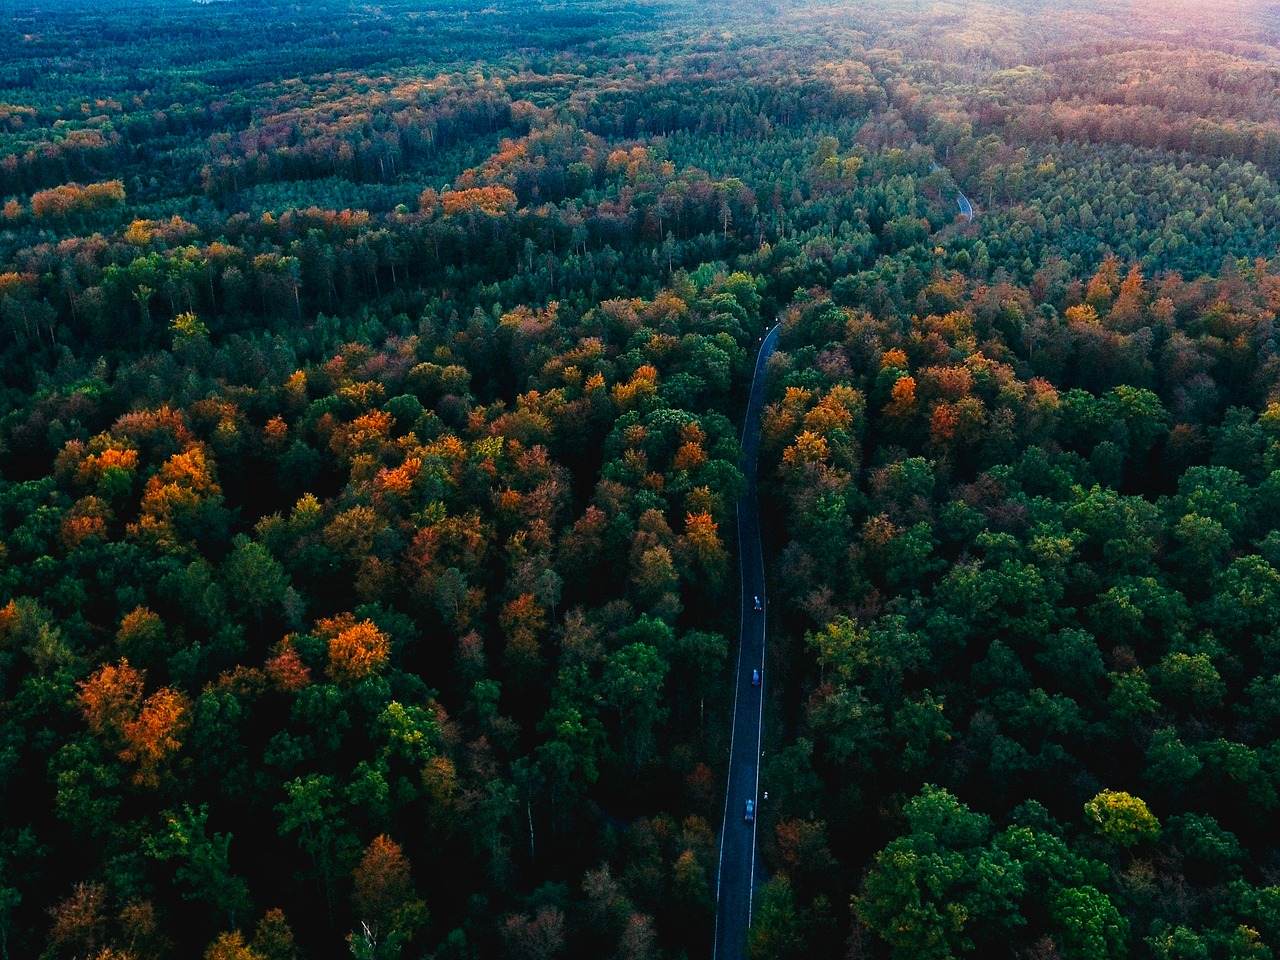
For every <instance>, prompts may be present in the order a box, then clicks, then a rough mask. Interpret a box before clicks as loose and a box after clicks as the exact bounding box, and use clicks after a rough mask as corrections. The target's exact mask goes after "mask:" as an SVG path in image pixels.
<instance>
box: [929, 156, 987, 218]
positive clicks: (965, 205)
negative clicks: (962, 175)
mask: <svg viewBox="0 0 1280 960" xmlns="http://www.w3.org/2000/svg"><path fill="white" fill-rule="evenodd" d="M933 169H934V170H941V169H942V167H941V166H940V165H939V164H936V163H935V164H934V165H933ZM956 193H957V194H958V196H957V197H956V206H958V207H959V208H960V213H961V214H962V215H963V216H964V218H965V219H966V220H968V221H969V222H970V223H972V222H973V218H974V217H976V216H977V215H978V214H977V212H976V211H975V210H974V209H973V204H972V203H970V202H969V198H968V197H966V196H965V195H964V191H963V190H961V189H960V187H959V186H957V187H956Z"/></svg>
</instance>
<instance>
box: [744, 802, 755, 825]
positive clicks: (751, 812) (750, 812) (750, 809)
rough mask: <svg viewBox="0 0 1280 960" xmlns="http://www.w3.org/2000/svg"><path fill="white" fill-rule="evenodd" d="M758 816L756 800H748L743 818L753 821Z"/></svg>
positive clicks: (748, 821)
mask: <svg viewBox="0 0 1280 960" xmlns="http://www.w3.org/2000/svg"><path fill="white" fill-rule="evenodd" d="M755 818H756V802H755V801H754V800H748V801H747V812H746V813H744V814H743V815H742V819H743V820H744V821H746V822H747V823H751V822H752V821H754V820H755Z"/></svg>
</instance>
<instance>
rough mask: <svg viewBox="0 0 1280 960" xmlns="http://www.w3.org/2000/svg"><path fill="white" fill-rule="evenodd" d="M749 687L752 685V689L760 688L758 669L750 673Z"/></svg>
mask: <svg viewBox="0 0 1280 960" xmlns="http://www.w3.org/2000/svg"><path fill="white" fill-rule="evenodd" d="M751 685H752V686H753V687H758V686H760V671H759V669H755V670H752V671H751Z"/></svg>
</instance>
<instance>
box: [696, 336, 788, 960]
mask: <svg viewBox="0 0 1280 960" xmlns="http://www.w3.org/2000/svg"><path fill="white" fill-rule="evenodd" d="M779 327H780V324H776V323H775V324H774V325H773V327H772V328H771V329H770V330H769V332H768V333H767V334H766V335H765V337H764V340H763V341H761V343H760V351H759V353H758V354H757V355H756V368H755V373H754V374H753V375H752V378H751V396H750V399H749V400H748V401H747V415H746V417H745V419H744V421H743V424H742V460H741V462H740V464H739V466H740V467H741V469H742V476H743V478H744V479H745V480H746V486H745V488H744V489H743V492H742V497H741V499H739V500H738V572H739V576H740V578H741V584H742V598H741V603H742V612H741V627H740V631H739V634H740V635H739V640H738V667H737V673H736V675H735V680H734V695H733V727H732V732H731V733H730V738H729V780H728V785H727V787H726V788H725V799H724V824H723V826H722V827H721V828H720V864H719V867H718V869H717V873H716V934H715V948H714V953H713V954H712V956H713V958H714V960H743V958H745V957H746V955H747V929H748V928H749V927H750V926H751V907H752V900H753V896H754V891H755V873H756V820H752V822H750V823H747V822H746V821H745V820H744V813H745V811H746V804H747V801H748V800H750V801H752V803H754V804H755V806H756V809H757V812H759V806H760V797H759V793H760V745H761V740H762V737H763V733H764V680H765V676H764V643H765V610H763V609H762V610H756V609H754V607H755V604H754V598H755V597H757V596H758V597H759V598H760V601H761V606H762V607H763V606H765V605H766V600H765V589H764V552H763V550H762V549H761V545H760V504H759V499H758V497H757V496H756V459H757V457H758V455H759V452H760V411H761V409H762V407H763V406H764V389H765V379H766V378H765V366H766V364H767V363H768V361H769V357H770V356H771V355H772V354H773V351H774V349H775V348H776V347H777V345H778V330H779ZM752 670H759V671H760V676H761V683H760V686H758V687H756V686H753V685H752V683H751V671H752Z"/></svg>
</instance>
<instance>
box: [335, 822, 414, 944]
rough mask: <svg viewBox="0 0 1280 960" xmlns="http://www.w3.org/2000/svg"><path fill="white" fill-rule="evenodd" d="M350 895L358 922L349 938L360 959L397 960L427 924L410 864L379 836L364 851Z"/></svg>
mask: <svg viewBox="0 0 1280 960" xmlns="http://www.w3.org/2000/svg"><path fill="white" fill-rule="evenodd" d="M353 878H354V881H355V886H354V890H353V892H352V894H351V898H352V905H353V906H354V908H355V915H356V919H357V922H358V926H357V929H356V930H355V931H353V932H352V933H351V935H350V937H349V939H350V942H351V946H352V951H353V952H354V953H355V954H356V956H358V957H363V958H368V960H373V958H378V957H397V956H399V955H400V950H401V948H402V947H403V945H404V943H405V942H406V941H407V940H408V939H409V938H411V937H412V936H413V933H414V931H415V930H416V929H417V928H418V927H420V926H422V925H423V924H425V923H426V920H427V916H426V907H425V905H424V904H423V903H422V901H421V900H419V899H417V898H416V897H415V896H414V895H413V884H412V882H411V881H410V879H409V860H408V858H407V857H405V855H404V851H403V850H401V848H400V845H399V844H398V843H396V842H395V841H394V840H392V839H391V838H390V837H388V836H387V835H386V834H380V835H379V836H377V837H374V838H373V840H372V841H371V842H370V843H369V846H368V847H366V848H365V851H364V855H363V856H362V857H361V858H360V862H359V863H358V864H356V867H355V870H354V872H353Z"/></svg>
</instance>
